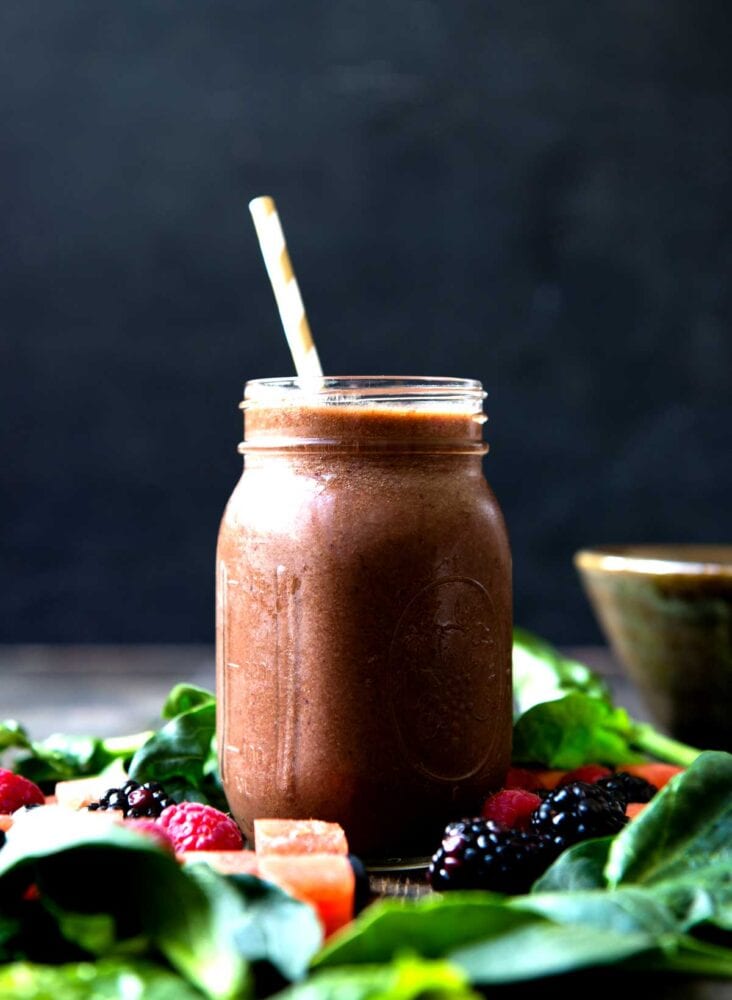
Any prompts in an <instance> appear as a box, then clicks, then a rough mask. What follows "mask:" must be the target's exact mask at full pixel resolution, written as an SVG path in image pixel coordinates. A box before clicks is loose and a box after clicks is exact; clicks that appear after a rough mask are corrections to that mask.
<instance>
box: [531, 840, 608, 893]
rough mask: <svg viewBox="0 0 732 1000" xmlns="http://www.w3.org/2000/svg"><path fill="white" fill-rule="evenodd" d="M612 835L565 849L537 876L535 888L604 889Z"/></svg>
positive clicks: (545, 889) (554, 890)
mask: <svg viewBox="0 0 732 1000" xmlns="http://www.w3.org/2000/svg"><path fill="white" fill-rule="evenodd" d="M611 843H612V838H611V837H599V838H597V839H595V840H585V841H584V842H583V843H581V844H575V845H574V846H573V847H569V848H567V850H566V851H562V853H561V854H560V855H559V857H558V858H557V860H556V861H555V862H554V863H553V864H552V865H551V866H550V867H549V868H548V869H547V870H546V871H545V872H544V874H543V875H542V876H541V878H539V879H537V881H536V882H535V883H534V886H533V888H532V890H531V891H532V892H557V891H569V892H572V891H574V890H578V889H604V888H605V885H606V882H605V865H606V864H607V857H608V854H609V852H610V845H611Z"/></svg>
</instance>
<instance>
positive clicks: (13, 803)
mask: <svg viewBox="0 0 732 1000" xmlns="http://www.w3.org/2000/svg"><path fill="white" fill-rule="evenodd" d="M45 801H46V798H45V796H44V794H43V792H42V791H41V790H40V788H39V787H38V785H36V784H34V783H33V782H32V781H29V780H28V779H27V778H23V777H21V776H20V775H19V774H14V773H13V772H12V771H8V770H6V769H5V768H4V767H0V813H13V812H15V810H16V809H20V808H21V806H42V805H43V804H44V802H45Z"/></svg>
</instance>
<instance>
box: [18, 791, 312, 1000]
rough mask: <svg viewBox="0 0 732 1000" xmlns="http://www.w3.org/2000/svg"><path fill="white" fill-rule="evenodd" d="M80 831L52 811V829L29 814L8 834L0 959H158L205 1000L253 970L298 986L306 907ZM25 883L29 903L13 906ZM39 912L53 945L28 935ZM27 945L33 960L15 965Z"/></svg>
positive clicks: (128, 836)
mask: <svg viewBox="0 0 732 1000" xmlns="http://www.w3.org/2000/svg"><path fill="white" fill-rule="evenodd" d="M44 814H45V815H44ZM90 819H91V817H89V815H88V814H78V813H74V812H71V811H69V810H65V809H62V808H61V807H58V808H57V809H56V810H55V816H54V817H53V819H50V818H49V815H48V810H47V809H46V810H33V811H31V812H28V813H26V814H24V815H23V816H22V817H20V818H19V819H18V820H17V821H16V823H14V825H13V827H12V829H11V831H10V834H9V836H8V840H7V843H6V845H5V846H4V847H3V849H2V850H1V851H0V926H2V923H3V921H7V927H8V933H9V939H8V941H6V943H5V945H4V948H5V950H6V952H7V953H8V954H9V955H10V956H11V957H15V958H22V957H26V958H28V957H32V958H33V960H35V961H54V962H55V961H62V962H63V961H69V960H70V959H72V958H80V957H84V955H86V956H93V955H96V956H99V957H109V956H111V955H113V954H117V953H119V952H121V951H122V952H123V951H130V950H134V951H135V952H136V953H139V954H140V955H141V957H143V958H144V957H145V956H148V957H152V956H154V955H156V954H158V953H161V954H162V955H163V956H164V957H165V958H166V959H167V961H168V962H170V964H171V965H172V966H173V967H174V968H175V970H176V971H177V972H178V973H180V974H182V975H183V976H185V978H186V979H187V980H188V981H189V982H191V983H193V984H194V985H195V986H196V987H197V988H198V989H200V990H202V991H203V992H204V993H205V994H206V996H208V997H210V998H212V1000H229V998H233V997H238V996H239V995H240V994H241V992H242V990H244V989H245V988H246V986H247V983H248V975H249V967H250V963H252V962H267V963H270V964H271V965H273V966H274V967H275V968H277V970H278V971H279V972H280V974H281V975H283V976H284V977H285V978H286V979H289V978H296V977H299V976H302V975H303V973H304V971H305V969H306V967H307V965H308V963H309V961H310V958H311V957H312V955H313V953H314V952H315V950H316V949H317V948H318V947H319V945H320V942H321V939H322V933H321V930H320V925H319V923H318V921H317V918H316V917H315V914H314V913H313V911H312V909H311V908H310V907H309V906H307V905H305V904H304V903H299V902H297V901H296V900H294V899H292V898H290V897H289V896H287V895H285V893H283V892H281V891H279V890H277V889H275V888H274V887H271V886H265V885H264V884H263V883H261V882H259V880H258V879H253V878H244V877H238V878H236V877H228V878H227V877H224V876H221V875H218V874H217V873H216V872H214V871H213V870H211V869H209V868H208V866H203V865H192V866H185V867H181V866H180V865H179V864H178V862H177V861H176V860H175V858H174V857H173V856H172V855H170V854H169V853H168V852H167V851H164V850H161V849H160V848H159V847H158V846H157V845H156V843H155V842H154V841H152V840H151V839H150V838H148V837H145V836H144V835H141V834H139V833H138V832H136V831H135V830H134V829H131V828H129V827H127V826H125V825H120V824H117V823H115V822H114V821H113V820H109V819H107V818H106V817H104V816H95V817H94V819H93V820H92V821H91V822H90ZM30 883H34V884H35V885H36V886H37V887H38V889H39V892H40V900H39V901H38V902H35V903H33V904H24V903H22V898H23V893H24V891H25V889H26V887H27V886H28V885H29V884H30ZM39 911H40V912H41V913H42V914H44V915H45V919H46V921H47V922H48V921H49V920H50V921H51V923H52V924H53V925H55V927H56V929H57V933H56V934H55V935H48V934H44V935H42V936H41V938H40V939H39V937H38V935H37V934H35V935H34V934H33V933H32V931H33V928H34V926H35V924H34V920H35V919H36V914H37V913H38V912H39ZM30 941H33V942H34V943H35V949H34V951H33V953H32V955H31V954H30V952H29V951H26V954H25V955H23V954H21V953H20V952H21V949H22V948H24V947H27V946H28V943H29V942H30ZM63 941H65V942H66V949H65V951H64V950H63V948H61V946H60V945H61V943H62V942H63ZM0 946H2V943H1V942H0ZM44 948H52V953H49V952H48V951H47V952H46V953H44Z"/></svg>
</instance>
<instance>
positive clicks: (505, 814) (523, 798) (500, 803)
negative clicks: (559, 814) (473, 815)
mask: <svg viewBox="0 0 732 1000" xmlns="http://www.w3.org/2000/svg"><path fill="white" fill-rule="evenodd" d="M540 805H541V799H540V798H539V796H538V795H534V793H533V792H527V791H524V790H523V789H521V788H504V789H503V791H500V792H496V794H495V795H491V796H490V797H489V798H487V799H486V800H485V803H484V805H483V816H484V817H485V819H492V820H493V822H494V823H497V824H498V825H499V826H500V827H502V828H503V829H504V830H528V829H529V823H530V820H531V814H532V812H533V811H534V809H536V808H537V806H540Z"/></svg>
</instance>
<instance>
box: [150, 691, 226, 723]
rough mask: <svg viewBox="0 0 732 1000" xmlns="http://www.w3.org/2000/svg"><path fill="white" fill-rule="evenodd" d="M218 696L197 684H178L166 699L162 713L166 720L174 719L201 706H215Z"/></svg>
mask: <svg viewBox="0 0 732 1000" xmlns="http://www.w3.org/2000/svg"><path fill="white" fill-rule="evenodd" d="M215 704H216V695H214V694H213V692H211V691H207V690H206V689H205V688H202V687H197V686H196V685H195V684H176V685H175V687H174V688H173V689H172V690H171V691H170V694H169V695H168V697H167V698H166V699H165V702H164V704H163V707H162V709H161V711H160V714H161V716H162V717H163V718H164V719H174V718H175V716H176V715H181V714H182V713H183V712H189V711H190V710H191V709H192V708H199V707H200V706H201V705H215Z"/></svg>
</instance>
